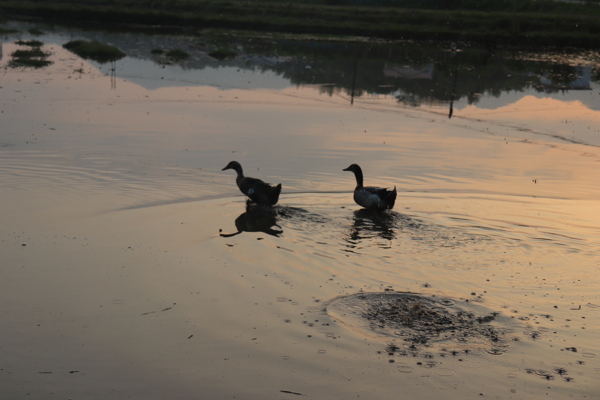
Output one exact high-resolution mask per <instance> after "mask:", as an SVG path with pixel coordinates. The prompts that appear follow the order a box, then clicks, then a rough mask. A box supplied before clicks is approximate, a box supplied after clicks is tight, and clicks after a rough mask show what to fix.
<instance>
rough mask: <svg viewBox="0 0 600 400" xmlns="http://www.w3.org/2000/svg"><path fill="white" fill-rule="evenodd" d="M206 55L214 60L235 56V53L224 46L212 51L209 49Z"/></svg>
mask: <svg viewBox="0 0 600 400" xmlns="http://www.w3.org/2000/svg"><path fill="white" fill-rule="evenodd" d="M208 55H209V56H211V57H212V58H214V59H216V60H219V61H223V60H226V59H228V58H233V57H235V56H236V53H235V52H234V51H231V50H228V49H225V48H218V49H217V50H214V51H211V52H210V53H208Z"/></svg>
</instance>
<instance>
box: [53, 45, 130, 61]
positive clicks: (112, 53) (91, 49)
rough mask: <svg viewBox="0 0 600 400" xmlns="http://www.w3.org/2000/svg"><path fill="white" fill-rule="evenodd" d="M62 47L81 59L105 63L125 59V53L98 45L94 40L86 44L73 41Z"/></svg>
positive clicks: (112, 47)
mask: <svg viewBox="0 0 600 400" xmlns="http://www.w3.org/2000/svg"><path fill="white" fill-rule="evenodd" d="M63 47H64V48H65V49H67V50H69V51H72V52H73V53H75V54H77V55H78V56H79V57H81V58H85V59H90V60H94V61H98V62H99V63H106V62H109V61H116V60H120V59H121V58H123V57H125V53H123V52H122V51H121V50H119V49H117V48H116V47H115V46H111V45H109V44H104V43H100V42H98V41H96V40H92V41H91V42H88V41H86V40H73V41H71V42H69V43H65V44H64V45H63Z"/></svg>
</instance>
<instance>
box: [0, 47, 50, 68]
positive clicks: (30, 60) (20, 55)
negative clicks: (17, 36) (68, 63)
mask: <svg viewBox="0 0 600 400" xmlns="http://www.w3.org/2000/svg"><path fill="white" fill-rule="evenodd" d="M17 44H18V43H17ZM41 45H42V44H40V46H36V47H35V48H33V49H31V50H15V51H14V52H13V53H12V54H11V56H12V59H11V60H10V62H9V63H8V66H9V67H12V68H16V67H33V68H41V67H45V66H47V65H50V64H52V61H48V60H46V58H47V57H48V56H49V55H50V54H48V53H44V52H43V51H42V50H41V49H40V47H41Z"/></svg>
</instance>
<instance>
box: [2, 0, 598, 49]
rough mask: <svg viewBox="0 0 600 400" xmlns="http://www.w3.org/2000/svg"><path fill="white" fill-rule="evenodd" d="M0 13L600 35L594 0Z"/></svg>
mask: <svg viewBox="0 0 600 400" xmlns="http://www.w3.org/2000/svg"><path fill="white" fill-rule="evenodd" d="M0 12H3V13H4V14H5V15H7V16H11V17H29V18H31V17H33V18H40V19H43V20H47V21H59V22H64V23H70V21H78V22H79V23H85V24H91V23H97V24H102V25H103V26H106V25H110V24H113V25H114V24H127V25H130V26H133V25H134V24H135V25H136V26H145V27H152V28H153V29H154V28H156V27H161V28H164V27H173V28H178V29H185V30H186V31H187V32H190V31H196V32H198V31H202V30H205V29H238V30H253V31H270V32H282V33H292V34H312V35H345V36H365V37H372V38H382V39H391V40H398V39H416V40H419V39H434V40H452V41H456V40H464V41H476V42H483V43H486V44H488V45H495V44H513V45H540V44H542V45H557V46H590V47H591V46H597V43H598V35H599V34H600V0H587V1H586V2H584V3H568V2H555V1H551V0H304V1H297V2H292V1H289V0H256V1H251V2H250V1H242V0H227V1H226V0H153V1H147V0H119V1H118V2H117V1H114V0H45V1H39V0H38V1H33V0H32V1H25V0H19V1H17V0H0Z"/></svg>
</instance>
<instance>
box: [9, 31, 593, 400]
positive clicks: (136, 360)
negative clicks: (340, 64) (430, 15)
mask: <svg viewBox="0 0 600 400" xmlns="http://www.w3.org/2000/svg"><path fill="white" fill-rule="evenodd" d="M48 31H49V33H48V34H46V35H45V36H42V37H39V38H38V39H39V40H42V41H44V43H45V45H44V49H46V50H47V51H50V52H51V53H52V55H51V57H50V58H51V60H52V61H53V64H52V65H51V66H49V67H46V68H43V69H38V70H31V69H13V68H4V65H6V63H7V62H8V60H9V58H10V57H9V56H10V54H11V53H12V51H14V49H15V48H17V45H15V44H14V41H15V40H17V38H22V39H28V38H30V37H29V36H28V34H21V35H20V36H5V37H3V41H4V43H3V45H2V54H3V55H4V57H3V59H2V66H3V68H2V81H1V86H2V87H1V89H0V96H1V97H0V100H1V103H0V104H1V107H2V108H1V112H2V116H3V128H2V130H1V131H0V132H1V133H0V135H1V136H0V152H1V157H0V185H1V186H2V191H1V192H0V198H1V201H2V205H3V209H4V212H3V213H2V217H1V218H2V230H1V233H0V235H1V238H2V240H1V241H0V247H1V254H2V255H3V257H2V263H1V265H0V271H1V274H2V280H1V281H0V289H1V290H0V298H1V299H2V304H3V305H4V308H3V311H2V313H0V318H1V321H2V326H3V327H5V329H3V330H2V331H0V343H1V344H0V351H1V354H2V357H1V360H0V376H1V379H0V390H1V391H2V393H4V394H5V396H6V397H7V398H22V397H25V396H26V395H27V397H29V398H48V397H49V395H50V394H51V395H52V397H53V398H60V399H62V398H65V399H66V398H97V397H98V396H102V397H110V398H147V399H160V398H167V397H168V398H223V399H226V398H244V399H265V398H286V399H287V398H297V397H299V396H300V395H303V396H306V397H311V398H315V399H331V398H353V397H363V398H370V399H391V398H398V397H399V396H400V397H409V398H419V399H439V398H441V397H442V398H448V399H450V398H451V399H465V398H474V397H477V398H481V397H484V398H495V399H538V398H542V397H543V398H549V399H564V398H595V397H597V396H598V394H599V392H600V385H599V384H598V378H599V376H600V361H599V357H598V354H599V353H600V348H599V346H600V345H599V344H598V343H600V341H599V340H598V339H599V338H598V328H599V324H598V312H599V308H600V299H599V298H598V289H599V282H598V269H599V267H600V258H599V257H598V255H597V253H598V247H599V246H600V239H599V237H600V235H599V234H600V230H599V228H598V227H599V226H600V207H599V206H600V204H599V201H598V198H599V197H600V185H599V183H600V178H599V175H598V165H599V164H598V163H599V162H600V161H599V160H600V152H599V151H598V147H597V145H598V144H599V143H598V133H597V129H598V128H597V127H598V126H599V125H598V122H599V120H600V114H599V113H600V111H598V106H597V105H598V96H599V95H598V86H597V83H595V82H594V81H593V80H591V81H589V87H590V89H592V90H587V91H574V90H566V89H565V90H563V91H562V92H560V91H558V92H549V93H545V94H544V93H543V92H542V93H540V92H537V91H535V90H533V91H530V92H526V93H522V94H521V95H519V96H517V95H516V92H511V91H507V92H505V93H504V94H503V95H502V96H499V97H494V96H493V95H490V96H487V97H486V96H482V97H481V100H480V101H479V102H476V103H473V104H467V103H466V102H463V103H461V101H460V99H459V101H457V102H456V103H455V104H454V110H453V111H454V112H453V115H452V118H450V119H449V118H448V103H447V102H446V103H443V102H441V100H440V99H437V100H436V101H433V100H431V99H430V100H431V101H428V102H426V104H425V103H422V104H420V105H419V106H418V107H413V106H406V104H405V103H402V102H399V101H398V99H397V98H396V97H395V96H396V95H397V93H396V94H392V95H390V94H388V95H385V94H381V93H375V92H372V93H368V92H366V91H363V94H362V95H360V96H355V97H354V102H353V104H351V103H350V96H349V95H348V92H344V89H343V86H342V89H340V91H339V92H337V94H333V95H332V94H331V93H328V92H327V91H324V90H323V86H318V85H317V86H315V85H305V84H304V83H298V84H294V83H290V81H289V80H287V81H286V80H285V79H284V77H283V76H282V75H281V74H275V73H273V71H272V70H268V69H266V70H263V71H261V70H260V69H254V70H252V71H250V70H244V69H239V68H234V67H231V64H232V63H234V61H230V62H229V66H228V64H227V63H225V64H223V65H219V64H218V63H217V62H216V61H214V60H212V61H210V62H211V63H213V64H214V65H213V66H212V67H205V68H204V69H201V70H196V69H194V68H192V67H189V68H182V67H181V66H178V65H170V66H162V65H159V64H156V63H155V62H153V61H151V60H149V59H144V58H143V57H139V58H135V57H128V58H125V59H123V60H121V61H119V62H117V73H116V76H114V77H111V76H110V75H111V74H110V70H109V67H108V66H107V65H98V64H95V63H93V62H87V61H84V60H81V59H80V58H78V57H77V56H75V55H73V54H71V53H69V52H67V51H66V50H64V49H62V47H61V45H62V44H63V43H64V42H65V41H67V40H70V39H72V38H77V37H88V38H89V36H90V35H92V36H93V35H96V36H97V37H99V38H102V37H104V38H106V37H109V38H111V39H112V40H113V41H114V40H116V39H114V37H115V36H110V35H108V36H107V34H103V33H89V32H88V33H84V32H74V31H61V30H60V29H56V30H49V29H48ZM86 35H87V36H86ZM120 40H122V43H127V42H128V40H129V41H131V43H133V44H131V47H132V48H135V44H136V43H137V44H138V45H139V43H146V42H147V41H146V40H145V39H144V37H140V36H136V35H131V36H130V37H128V36H126V35H124V36H122V37H120ZM152 40H153V41H152V42H150V43H149V44H148V43H146V44H145V46H157V45H158V44H160V45H163V46H166V45H165V44H164V43H165V41H167V42H168V41H169V40H172V41H176V42H177V45H180V44H181V41H182V40H183V41H185V40H188V41H189V40H191V39H181V38H162V39H160V38H154V39H152ZM161 40H162V41H161ZM157 43H158V44H157ZM138 47H139V46H138ZM202 54H203V53H202V52H198V53H195V55H194V57H195V59H202V57H205V56H206V55H205V54H204V55H202ZM405 54H407V59H408V54H409V52H408V50H407V51H406V53H405ZM465 54H466V53H465ZM521 58H523V59H529V58H535V60H539V59H540V58H542V57H541V56H540V55H537V56H536V57H533V56H532V57H529V58H527V57H525V56H523V57H521ZM573 59H574V58H573ZM559 61H560V60H559ZM576 61H577V60H576ZM578 61H581V60H578ZM583 61H586V62H587V64H585V63H583V65H587V66H590V65H591V67H590V68H591V70H593V71H595V69H594V68H597V67H596V66H595V65H596V64H594V57H593V56H590V57H589V58H586V59H585V60H583ZM407 62H408V61H407ZM536 62H537V61H536ZM313 64H314V63H311V66H314V65H313ZM315 65H316V64H315ZM304 69H305V70H315V69H317V68H316V67H314V68H304ZM331 76H335V74H333V73H332V74H331ZM459 76H460V75H459ZM376 86H377V85H376ZM405 89H406V88H405ZM563 89H564V88H563ZM334 92H335V91H334ZM561 96H562V97H563V98H561ZM492 103H496V104H495V105H494V106H489V104H492ZM486 104H488V106H486ZM233 159H235V160H238V161H240V162H241V164H242V165H243V166H244V167H245V171H246V172H247V174H248V175H251V176H257V177H260V178H262V179H265V180H267V181H269V182H272V183H278V182H281V183H282V185H283V187H284V190H283V192H282V195H281V198H280V204H279V205H278V206H276V208H275V211H276V221H275V222H276V225H272V222H273V221H272V220H271V219H269V218H259V217H256V216H252V215H248V214H246V213H245V200H244V199H243V198H242V196H240V194H239V192H238V190H237V188H236V187H235V184H234V176H233V173H232V171H221V168H222V167H224V166H225V165H226V164H227V162H229V161H230V160H233ZM354 162H356V163H358V164H360V165H361V166H362V167H363V169H364V171H365V179H366V183H367V184H374V185H387V186H393V185H395V186H396V187H397V190H398V200H397V202H396V208H395V210H394V211H393V212H391V213H389V215H387V216H380V215H372V214H370V213H366V212H364V211H362V210H360V209H359V207H358V206H357V205H356V204H354V203H353V201H352V195H351V191H352V189H353V186H354V178H353V177H352V176H351V174H349V173H347V172H342V169H343V168H345V167H347V166H348V165H349V164H351V163H354ZM239 231H241V233H238V232H239ZM396 292H412V293H419V294H420V295H421V296H424V298H426V299H428V300H427V301H429V299H434V300H436V299H444V301H445V303H444V302H440V304H441V307H450V304H451V305H452V307H458V308H459V309H468V310H472V311H473V312H475V313H476V314H477V315H480V316H485V315H488V314H489V313H492V312H493V313H498V315H497V318H496V319H495V321H494V322H493V324H494V326H495V327H496V328H497V329H499V331H502V332H503V334H504V339H503V341H501V343H489V342H488V341H485V340H484V341H478V340H466V341H464V342H460V343H456V342H453V341H448V342H441V343H435V344H417V346H415V347H411V345H412V344H411V343H410V342H405V341H404V340H403V336H401V335H397V334H395V333H394V331H389V332H388V331H385V330H384V329H373V326H372V325H370V321H369V320H368V319H367V318H364V316H363V315H361V314H360V312H358V313H357V311H356V310H360V309H361V308H360V307H362V306H360V307H359V306H356V305H355V304H353V303H350V304H351V306H346V305H343V304H345V303H344V301H346V300H347V299H353V298H354V297H352V296H353V295H356V294H357V293H365V294H369V293H383V294H390V293H396ZM369 296H371V295H370V294H369ZM424 303H425V301H424ZM340 304H342V305H343V306H339V305H340ZM448 309H451V308H448ZM390 344H394V346H395V347H393V348H392V350H393V351H390V346H389V345H390Z"/></svg>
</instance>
